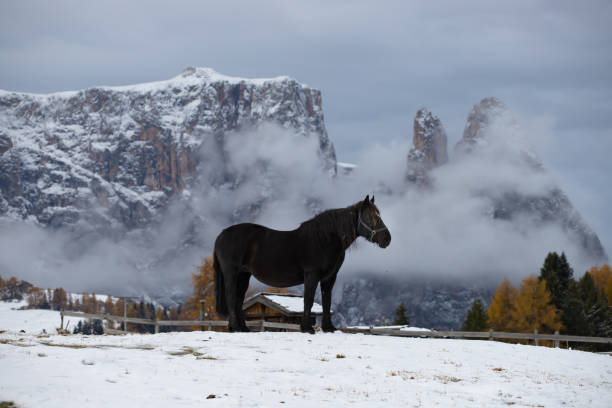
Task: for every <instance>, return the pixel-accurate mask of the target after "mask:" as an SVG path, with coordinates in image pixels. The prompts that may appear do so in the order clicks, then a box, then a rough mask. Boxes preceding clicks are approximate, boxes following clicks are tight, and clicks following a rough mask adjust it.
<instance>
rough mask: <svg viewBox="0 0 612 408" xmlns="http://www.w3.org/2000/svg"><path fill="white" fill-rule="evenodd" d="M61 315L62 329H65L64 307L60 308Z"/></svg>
mask: <svg viewBox="0 0 612 408" xmlns="http://www.w3.org/2000/svg"><path fill="white" fill-rule="evenodd" d="M60 316H61V318H62V321H61V322H60V329H61V330H64V309H62V310H60Z"/></svg>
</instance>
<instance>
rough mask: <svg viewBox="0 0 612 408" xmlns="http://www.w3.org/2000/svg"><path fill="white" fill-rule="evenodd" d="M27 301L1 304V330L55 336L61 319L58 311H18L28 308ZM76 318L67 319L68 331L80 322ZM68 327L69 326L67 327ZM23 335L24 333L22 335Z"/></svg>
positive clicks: (65, 323)
mask: <svg viewBox="0 0 612 408" xmlns="http://www.w3.org/2000/svg"><path fill="white" fill-rule="evenodd" d="M27 304H28V303H27V302H25V301H20V302H18V301H14V302H0V330H7V331H11V332H20V331H21V330H23V331H25V333H26V334H33V335H37V334H43V333H48V334H55V333H56V332H57V331H56V330H55V329H56V328H58V327H59V326H60V322H61V318H60V314H59V312H58V311H55V310H40V309H30V310H18V309H19V308H21V307H25V306H27ZM79 320H83V319H79V318H76V317H67V318H66V321H65V322H64V328H67V329H68V330H72V329H74V327H75V326H76V324H77V323H78V322H79ZM66 325H68V326H67V327H66ZM22 334H23V333H22Z"/></svg>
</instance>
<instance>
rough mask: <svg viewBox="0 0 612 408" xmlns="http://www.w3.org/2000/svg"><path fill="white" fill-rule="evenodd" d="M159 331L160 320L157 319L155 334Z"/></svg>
mask: <svg viewBox="0 0 612 408" xmlns="http://www.w3.org/2000/svg"><path fill="white" fill-rule="evenodd" d="M158 333H159V322H158V321H157V319H155V334H158Z"/></svg>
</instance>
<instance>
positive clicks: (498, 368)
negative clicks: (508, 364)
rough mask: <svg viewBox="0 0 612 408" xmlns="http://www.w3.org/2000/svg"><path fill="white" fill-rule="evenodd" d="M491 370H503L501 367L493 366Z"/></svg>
mask: <svg viewBox="0 0 612 408" xmlns="http://www.w3.org/2000/svg"><path fill="white" fill-rule="evenodd" d="M493 371H504V369H503V368H501V367H495V368H493Z"/></svg>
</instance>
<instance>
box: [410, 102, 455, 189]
mask: <svg viewBox="0 0 612 408" xmlns="http://www.w3.org/2000/svg"><path fill="white" fill-rule="evenodd" d="M413 129H414V130H413V136H412V143H413V145H414V146H413V147H412V149H410V152H409V153H408V175H407V178H408V180H410V181H417V182H419V183H421V182H424V181H425V180H426V178H427V177H426V172H427V171H428V170H431V169H432V168H434V167H438V166H441V165H443V164H445V163H447V162H448V154H447V151H446V144H447V137H446V132H445V131H444V126H442V122H440V118H438V117H437V116H435V115H433V114H432V113H431V112H430V111H428V110H427V109H426V108H421V109H419V110H418V111H417V113H416V116H415V118H414V128H413Z"/></svg>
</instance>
